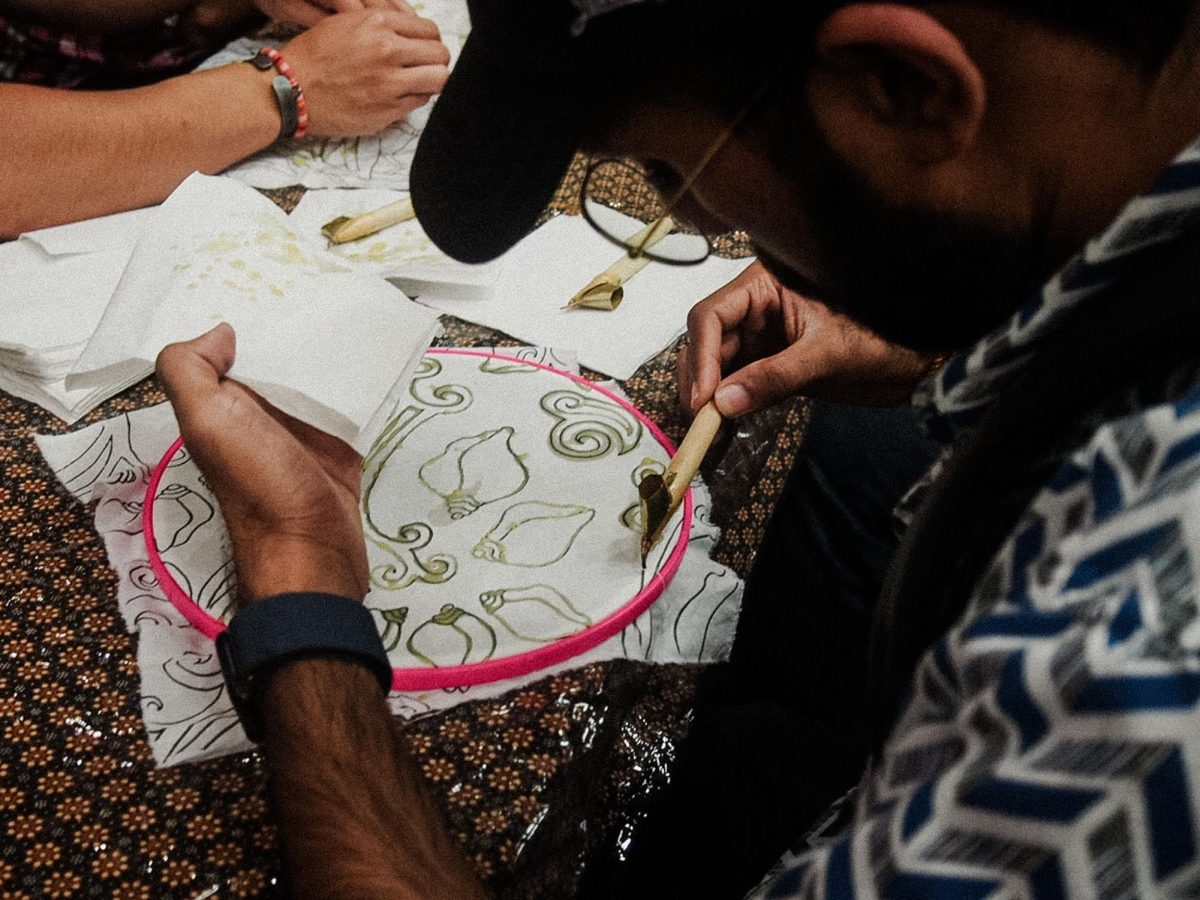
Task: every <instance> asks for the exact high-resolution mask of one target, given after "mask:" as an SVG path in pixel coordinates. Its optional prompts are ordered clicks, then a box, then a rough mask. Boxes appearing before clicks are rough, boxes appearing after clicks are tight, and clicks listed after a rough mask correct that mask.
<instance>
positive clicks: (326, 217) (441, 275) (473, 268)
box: [290, 188, 503, 299]
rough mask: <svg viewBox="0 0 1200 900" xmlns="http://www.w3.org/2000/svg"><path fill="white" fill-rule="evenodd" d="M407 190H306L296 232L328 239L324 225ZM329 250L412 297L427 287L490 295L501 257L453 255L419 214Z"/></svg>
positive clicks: (449, 293) (295, 215) (295, 216)
mask: <svg viewBox="0 0 1200 900" xmlns="http://www.w3.org/2000/svg"><path fill="white" fill-rule="evenodd" d="M406 197H408V194H407V193H406V192H403V191H390V190H382V189H373V188H345V189H339V188H329V189H326V190H316V191H308V192H307V193H305V195H304V196H303V197H302V198H301V199H300V202H299V203H298V204H296V208H295V209H293V210H292V215H291V217H290V222H291V223H292V227H293V228H294V229H295V230H296V232H297V233H298V234H300V235H301V236H303V237H306V238H310V239H313V240H324V238H323V236H322V235H321V229H322V227H324V226H325V224H326V223H328V222H330V221H332V220H333V219H336V218H338V217H339V216H358V215H362V214H363V213H366V212H371V211H372V210H376V209H381V208H382V207H384V206H387V205H388V204H391V203H395V202H396V201H398V200H403V199H405V198H406ZM329 251H330V252H331V253H333V254H334V255H335V256H337V257H338V258H339V259H341V260H343V261H344V263H345V264H346V265H347V266H350V267H351V268H353V269H354V271H356V272H364V273H367V274H371V275H379V276H381V277H383V278H386V279H387V280H388V281H390V282H391V283H392V284H394V285H396V287H398V288H400V289H401V290H402V291H404V293H406V294H408V295H409V296H410V297H419V296H421V295H422V294H425V293H428V292H429V291H437V292H438V294H439V296H443V297H457V298H460V299H474V298H480V299H482V298H484V297H486V296H488V295H489V294H490V293H491V291H492V288H493V287H494V286H495V284H496V279H497V278H498V277H499V275H500V271H501V266H502V262H503V261H502V259H498V260H493V261H492V262H490V263H482V264H480V265H469V264H467V263H461V262H458V261H457V260H454V259H451V258H450V257H449V256H447V255H446V254H445V253H443V252H442V251H441V250H439V249H438V248H437V246H436V245H435V244H434V243H433V241H431V240H430V239H429V237H428V236H427V235H426V234H425V231H424V229H422V228H421V225H420V223H419V222H418V221H417V220H416V219H409V220H408V221H407V222H400V223H399V224H396V225H392V226H391V227H389V228H385V229H383V230H382V231H379V232H376V233H375V234H372V235H369V236H367V237H365V238H360V239H359V240H357V241H350V242H349V243H346V244H339V245H336V246H330V247H329Z"/></svg>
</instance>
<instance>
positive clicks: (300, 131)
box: [251, 47, 308, 140]
mask: <svg viewBox="0 0 1200 900" xmlns="http://www.w3.org/2000/svg"><path fill="white" fill-rule="evenodd" d="M251 63H253V64H254V67H255V68H256V69H261V70H262V71H264V72H265V71H266V70H267V69H269V68H271V67H274V68H275V71H277V72H278V73H279V74H280V75H281V76H283V77H284V78H286V79H287V82H288V84H289V85H291V88H292V91H291V94H292V98H293V99H294V100H295V103H296V107H295V120H296V125H295V130H294V131H291V134H290V135H289V134H288V133H287V132H288V131H289V130H291V129H290V126H291V124H292V123H291V121H290V120H291V115H290V114H289V113H290V112H291V110H290V109H288V108H286V107H285V106H284V104H283V98H282V97H281V95H280V93H279V91H278V90H277V91H276V92H275V95H276V98H277V99H279V100H280V108H279V111H280V115H281V116H282V118H283V124H284V128H283V129H282V130H281V132H280V137H291V138H292V139H293V140H299V139H300V138H302V137H304V135H306V134H307V133H308V101H307V100H305V99H304V90H303V88H301V87H300V81H299V79H297V78H296V72H295V70H293V69H292V67H291V66H290V65H288V61H287V60H286V59H284V58H283V54H282V53H280V52H279V51H278V50H276V49H275V48H274V47H263V48H262V49H261V50H259V51H258V53H257V55H255V57H254V59H252V60H251Z"/></svg>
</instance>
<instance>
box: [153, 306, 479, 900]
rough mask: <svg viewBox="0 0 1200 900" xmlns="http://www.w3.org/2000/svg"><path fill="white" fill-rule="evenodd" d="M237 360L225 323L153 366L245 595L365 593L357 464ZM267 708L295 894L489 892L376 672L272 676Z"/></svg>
mask: <svg viewBox="0 0 1200 900" xmlns="http://www.w3.org/2000/svg"><path fill="white" fill-rule="evenodd" d="M233 357H234V336H233V331H232V329H231V328H229V326H227V325H222V326H219V327H218V328H216V329H214V330H213V331H211V332H209V333H208V334H206V335H204V336H203V337H200V338H197V339H196V340H194V341H190V342H188V343H186V344H176V345H173V346H171V347H168V348H167V349H166V350H164V351H163V353H162V354H161V355H160V357H159V362H158V371H159V376H160V378H161V379H162V382H163V385H164V387H165V388H166V390H167V394H168V396H169V397H170V398H171V403H172V405H173V406H174V409H175V413H176V416H177V418H178V420H179V427H180V431H181V432H182V434H183V438H184V440H185V442H186V443H187V447H188V450H189V452H190V453H191V454H192V457H193V458H194V459H195V461H196V464H197V465H198V466H199V467H200V469H201V470H202V471H203V472H204V474H205V477H206V479H207V481H208V483H209V484H210V486H211V487H212V489H213V491H214V493H215V494H216V497H217V500H218V502H219V503H220V506H221V512H222V514H223V516H224V518H225V521H226V524H227V526H228V528H229V534H230V540H231V544H232V547H233V556H234V565H235V567H236V569H237V574H238V584H239V591H240V594H241V601H242V602H243V603H253V602H255V601H256V600H259V599H262V598H263V597H266V596H269V595H275V594H280V593H287V592H291V591H317V592H323V593H332V594H338V595H340V596H345V597H351V598H354V599H356V600H361V599H362V597H363V596H364V594H365V593H366V589H367V560H366V550H365V542H364V539H363V534H362V520H361V518H360V516H359V508H358V500H359V483H360V477H361V462H362V461H361V459H360V458H359V457H358V455H357V454H355V453H354V452H353V451H352V450H351V449H350V448H349V447H348V446H347V445H346V444H344V443H342V442H341V441H338V440H337V439H336V438H333V437H330V436H329V435H327V434H323V433H321V432H319V431H317V430H316V429H313V428H311V427H309V426H306V425H304V424H302V423H300V422H297V421H296V420H295V419H291V418H289V417H287V416H285V415H283V414H282V413H280V412H278V411H277V410H275V409H273V408H272V407H270V406H268V405H267V404H265V403H264V402H263V401H261V400H260V399H259V398H258V397H257V396H255V395H254V394H253V393H252V392H251V391H249V390H248V389H247V388H245V387H243V386H242V385H240V384H238V383H237V382H234V381H230V380H228V379H226V378H225V377H224V376H225V373H226V372H227V371H228V370H229V368H230V366H231V365H232V363H233ZM261 712H262V721H263V728H264V734H265V743H264V750H265V753H266V758H267V767H268V779H269V786H270V796H271V801H272V804H273V806H274V809H275V813H276V816H277V818H278V822H279V829H280V835H281V838H282V843H283V851H284V861H285V865H286V871H287V878H288V881H289V882H290V883H291V886H292V892H293V893H294V894H295V895H296V896H301V897H310V898H314V900H323V898H338V900H354V898H360V897H361V898H367V897H370V898H389V900H391V898H395V900H417V898H420V900H442V898H455V900H473V898H482V897H484V896H486V895H485V892H484V890H483V886H482V885H481V883H480V882H479V880H478V878H477V877H476V876H475V874H474V872H473V871H472V870H471V868H470V865H469V863H468V862H467V861H466V859H465V858H464V857H463V855H462V853H461V851H460V850H459V849H458V848H457V847H456V846H455V844H454V843H453V842H452V841H451V839H450V837H449V836H448V835H447V833H446V830H445V826H444V824H443V823H442V821H441V817H440V815H439V813H438V811H437V809H436V808H435V806H434V804H433V801H432V799H431V797H430V795H429V793H428V791H427V790H426V789H425V785H424V783H423V781H422V778H421V775H420V773H419V771H418V770H417V767H416V764H415V763H414V762H413V760H412V758H411V757H410V756H409V755H408V753H407V751H406V749H405V747H404V741H403V737H402V736H401V735H400V734H398V732H397V730H396V726H395V723H394V720H393V719H392V718H391V716H390V715H389V713H388V709H387V705H386V702H385V698H384V696H383V693H382V691H380V689H379V684H378V682H377V681H376V680H375V677H374V676H373V675H372V674H371V673H370V672H369V671H368V670H367V669H365V668H363V667H361V666H358V665H355V664H353V663H347V662H338V661H332V660H301V661H296V662H292V663H289V664H286V665H285V666H283V667H282V668H280V669H279V670H278V671H277V672H275V673H274V674H273V675H272V676H271V677H270V680H269V682H268V685H267V687H266V691H265V696H264V698H263V702H262V706H261Z"/></svg>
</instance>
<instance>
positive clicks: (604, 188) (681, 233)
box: [580, 77, 773, 266]
mask: <svg viewBox="0 0 1200 900" xmlns="http://www.w3.org/2000/svg"><path fill="white" fill-rule="evenodd" d="M772 80H773V77H772V78H767V79H766V80H765V81H764V82H763V83H762V85H761V86H760V87H759V88H758V90H756V91H755V92H754V94H753V95H752V96H751V98H750V100H749V101H748V102H747V103H746V105H745V106H744V107H743V108H742V111H741V112H739V113H738V114H737V115H736V116H735V117H734V119H733V121H732V122H730V123H729V126H728V127H727V128H726V129H725V130H724V131H722V132H721V133H720V134H719V135H718V136H717V138H716V140H715V141H713V143H712V145H711V146H710V147H709V148H708V149H707V150H706V151H705V152H704V155H703V156H702V157H701V158H700V162H699V163H698V164H697V165H696V168H695V169H693V170H692V172H691V174H690V175H688V176H687V177H686V178H685V179H684V180H683V181H682V182H681V183H680V185H679V187H678V188H676V189H675V191H673V192H672V193H671V196H670V198H669V199H667V200H666V201H664V200H663V199H662V196H661V195H660V194H659V193H658V192H657V191H656V190H654V189H653V188H651V187H650V184H651V181H652V176H651V173H650V172H649V170H648V169H647V167H646V166H644V165H642V164H640V163H636V162H633V161H630V160H620V159H598V160H596V161H594V162H593V163H592V164H591V165H590V166H588V169H587V172H586V174H585V175H584V177H583V186H582V188H581V190H580V209H581V211H582V213H583V217H584V219H585V220H587V223H588V224H589V225H591V226H592V228H594V229H595V230H596V231H597V232H598V233H599V234H600V235H601V236H602V237H604V238H606V239H608V240H609V241H611V242H612V243H614V244H616V245H617V246H618V247H621V248H622V249H624V250H625V252H626V253H628V254H629V256H630V257H631V258H633V259H639V258H646V259H650V260H654V261H655V262H661V263H666V264H667V265H669V266H695V265H699V264H700V263H702V262H704V261H705V260H706V259H708V257H709V256H711V255H712V251H713V245H712V241H711V240H709V238H708V235H706V234H703V233H701V232H699V231H696V230H694V229H692V228H690V227H688V226H680V225H679V223H677V222H676V221H675V220H674V219H673V218H672V214H673V213H674V212H675V208H676V207H677V206H678V205H679V201H680V200H682V199H683V197H684V195H686V194H687V192H688V191H690V190H691V189H692V187H693V186H694V185H695V184H696V182H697V181H698V180H699V178H700V176H701V175H703V174H704V172H705V170H706V169H707V168H708V166H709V165H710V164H711V163H712V161H713V159H715V158H716V156H717V154H718V153H720V152H721V150H722V149H723V148H724V147H725V145H726V144H727V143H728V142H729V139H730V138H731V137H733V135H734V133H735V132H736V131H737V129H738V127H739V126H740V125H741V124H742V122H743V121H744V120H745V119H746V117H747V116H748V115H749V114H750V112H751V110H753V109H754V107H755V106H757V105H758V102H759V100H761V99H762V97H763V95H764V94H765V93H766V92H767V88H768V87H769V86H770V84H771V82H772ZM631 184H632V185H635V186H642V187H643V188H644V190H645V191H646V193H647V194H648V195H649V196H645V197H635V199H634V202H633V203H628V202H627V203H624V204H623V203H621V202H620V201H618V200H617V199H616V198H617V197H628V191H629V187H630V185H631ZM647 202H649V203H650V204H651V213H652V215H650V216H647V217H646V218H648V219H649V221H650V225H648V226H643V225H641V224H640V223H636V222H633V223H631V222H630V221H629V217H628V216H626V215H624V214H623V213H622V212H621V206H622V205H628V206H634V205H636V207H637V209H638V211H639V212H641V213H645V211H646V203H647Z"/></svg>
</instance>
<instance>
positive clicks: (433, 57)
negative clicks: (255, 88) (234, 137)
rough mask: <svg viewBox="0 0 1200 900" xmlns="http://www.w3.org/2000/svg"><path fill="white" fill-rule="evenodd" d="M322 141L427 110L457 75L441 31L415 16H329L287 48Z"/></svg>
mask: <svg viewBox="0 0 1200 900" xmlns="http://www.w3.org/2000/svg"><path fill="white" fill-rule="evenodd" d="M283 53H284V55H285V57H286V58H287V61H288V63H290V64H291V67H292V69H293V71H295V73H296V78H297V79H298V80H299V82H300V87H301V88H302V89H303V90H304V98H305V100H306V101H307V103H308V130H309V133H310V134H312V135H316V136H319V137H356V136H358V135H363V134H374V133H375V132H377V131H379V130H380V129H382V128H386V127H387V126H388V125H391V124H392V123H394V122H398V121H400V120H401V119H403V118H404V117H405V116H407V115H408V114H409V113H411V112H412V111H413V110H415V109H418V108H419V107H421V106H424V105H425V104H426V103H428V102H429V99H430V97H432V96H433V95H435V94H437V93H438V92H439V91H441V89H442V87H443V86H444V85H445V83H446V79H447V78H449V77H450V70H449V68H448V64H449V62H450V51H449V50H447V49H446V45H445V44H443V43H442V41H441V35H440V34H439V32H438V27H437V25H435V24H434V23H433V22H431V21H430V20H429V19H422V18H421V17H420V16H418V15H416V14H415V13H413V12H411V11H401V10H398V9H394V8H393V9H367V10H357V11H351V12H345V13H339V14H338V15H333V16H327V17H325V18H323V19H321V20H320V21H318V22H317V23H316V24H315V25H314V26H313V27H312V28H310V29H309V30H308V31H306V32H304V33H303V34H301V35H298V36H297V37H295V38H293V39H292V40H291V41H289V42H288V43H287V44H286V45H285V46H284V48H283Z"/></svg>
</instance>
